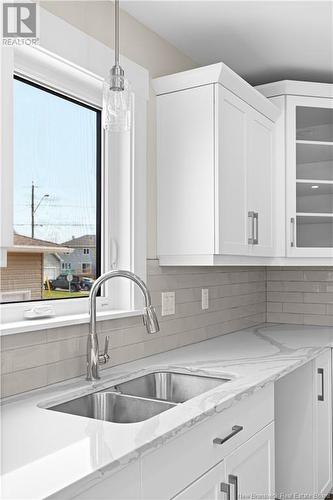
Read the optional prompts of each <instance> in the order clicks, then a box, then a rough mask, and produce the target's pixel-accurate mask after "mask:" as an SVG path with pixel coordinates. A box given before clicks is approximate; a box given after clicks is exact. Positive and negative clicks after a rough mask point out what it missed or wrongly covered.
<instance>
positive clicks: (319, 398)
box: [318, 368, 325, 401]
mask: <svg viewBox="0 0 333 500" xmlns="http://www.w3.org/2000/svg"><path fill="white" fill-rule="evenodd" d="M318 375H320V376H321V394H318V401H324V396H325V392H324V368H318Z"/></svg>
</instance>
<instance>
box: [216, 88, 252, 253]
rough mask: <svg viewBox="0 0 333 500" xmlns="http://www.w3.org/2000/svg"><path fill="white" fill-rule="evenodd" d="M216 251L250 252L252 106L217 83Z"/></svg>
mask: <svg viewBox="0 0 333 500" xmlns="http://www.w3.org/2000/svg"><path fill="white" fill-rule="evenodd" d="M215 91H216V103H217V109H216V116H217V124H216V141H215V142H216V145H217V151H216V153H217V162H216V176H215V177H216V199H217V203H216V207H215V209H216V219H215V220H216V221H217V227H216V241H215V246H216V248H215V253H216V254H231V255H247V254H249V245H248V241H247V203H246V195H247V187H246V186H247V181H246V180H247V171H246V158H247V140H246V129H247V114H248V112H249V109H250V107H249V106H248V105H247V104H246V103H245V102H244V101H242V100H241V99H239V98H238V97H237V96H235V94H233V93H232V92H229V91H228V90H227V89H225V88H223V87H222V86H221V85H218V84H216V86H215Z"/></svg>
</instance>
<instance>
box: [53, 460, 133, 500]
mask: <svg viewBox="0 0 333 500" xmlns="http://www.w3.org/2000/svg"><path fill="white" fill-rule="evenodd" d="M140 491H141V477H140V463H139V461H137V462H135V463H133V464H130V465H127V466H126V467H124V468H123V469H121V470H120V471H117V472H115V473H114V474H111V475H110V476H109V477H108V478H107V479H104V480H103V481H100V482H99V483H97V484H95V485H94V486H92V487H91V488H89V489H87V490H85V491H82V492H81V493H79V494H73V495H71V494H66V493H64V492H59V494H58V495H55V496H52V498H54V499H56V498H59V500H64V498H71V499H73V500H74V499H75V500H139V499H140V498H141V495H140Z"/></svg>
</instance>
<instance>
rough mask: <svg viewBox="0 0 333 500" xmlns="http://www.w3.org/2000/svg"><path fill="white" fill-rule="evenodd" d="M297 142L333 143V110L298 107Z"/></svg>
mask: <svg viewBox="0 0 333 500" xmlns="http://www.w3.org/2000/svg"><path fill="white" fill-rule="evenodd" d="M296 140H298V141H325V142H333V109H329V108H314V107H305V106H297V108H296Z"/></svg>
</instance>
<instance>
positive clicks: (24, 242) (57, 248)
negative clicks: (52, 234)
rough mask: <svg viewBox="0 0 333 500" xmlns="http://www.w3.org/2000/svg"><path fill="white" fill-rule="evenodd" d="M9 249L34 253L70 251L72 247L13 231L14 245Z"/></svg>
mask: <svg viewBox="0 0 333 500" xmlns="http://www.w3.org/2000/svg"><path fill="white" fill-rule="evenodd" d="M10 250H11V251H14V250H15V251H20V252H36V253H57V252H59V253H63V252H69V253H71V252H72V251H73V249H71V248H69V247H66V246H65V245H59V244H58V243H54V242H53V241H47V240H40V239H38V238H30V237H29V236H24V235H23V234H18V233H14V245H13V246H12V247H11V248H10Z"/></svg>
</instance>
